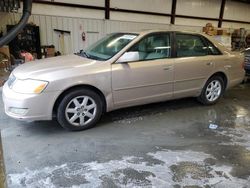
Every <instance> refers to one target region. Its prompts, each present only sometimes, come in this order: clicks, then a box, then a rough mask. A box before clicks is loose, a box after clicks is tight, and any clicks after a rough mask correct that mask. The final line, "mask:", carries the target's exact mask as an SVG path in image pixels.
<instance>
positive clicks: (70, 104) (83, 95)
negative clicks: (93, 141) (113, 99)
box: [57, 89, 103, 131]
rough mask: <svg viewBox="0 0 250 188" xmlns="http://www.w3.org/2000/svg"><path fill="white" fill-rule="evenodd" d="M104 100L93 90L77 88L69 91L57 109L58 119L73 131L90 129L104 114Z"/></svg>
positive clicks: (63, 125)
mask: <svg viewBox="0 0 250 188" xmlns="http://www.w3.org/2000/svg"><path fill="white" fill-rule="evenodd" d="M102 109H103V108H102V100H101V98H100V96H99V95H98V94H97V93H95V92H94V91H92V90H88V89H77V90H74V91H72V92H70V93H68V94H67V95H66V96H64V98H63V99H62V101H61V102H60V104H59V106H58V109H57V121H58V122H59V123H60V125H61V126H62V127H63V128H65V129H67V130H71V131H80V130H85V129H89V128H91V127H93V126H95V124H96V123H97V122H98V120H99V119H100V118H101V115H102Z"/></svg>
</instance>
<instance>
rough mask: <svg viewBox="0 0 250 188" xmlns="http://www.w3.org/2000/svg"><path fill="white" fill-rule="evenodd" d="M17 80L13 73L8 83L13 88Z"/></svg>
mask: <svg viewBox="0 0 250 188" xmlns="http://www.w3.org/2000/svg"><path fill="white" fill-rule="evenodd" d="M15 81H16V77H15V76H14V75H13V74H11V75H10V77H9V79H8V80H7V84H8V86H9V88H11V87H12V86H13V84H14V82H15Z"/></svg>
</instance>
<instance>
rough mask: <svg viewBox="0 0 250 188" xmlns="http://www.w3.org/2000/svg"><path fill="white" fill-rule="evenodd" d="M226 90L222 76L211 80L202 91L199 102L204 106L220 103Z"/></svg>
mask: <svg viewBox="0 0 250 188" xmlns="http://www.w3.org/2000/svg"><path fill="white" fill-rule="evenodd" d="M224 90H225V84H224V81H223V79H222V78H221V77H220V76H213V77H212V78H210V79H209V80H208V81H207V83H206V84H205V86H204V88H203V89H202V92H201V95H200V96H199V97H198V101H200V102H201V103H202V104H206V105H211V104H215V103H216V102H218V100H219V99H220V98H221V96H222V95H223V93H224Z"/></svg>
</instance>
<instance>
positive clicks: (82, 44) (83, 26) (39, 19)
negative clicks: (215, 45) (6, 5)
mask: <svg viewBox="0 0 250 188" xmlns="http://www.w3.org/2000/svg"><path fill="white" fill-rule="evenodd" d="M4 15H5V16H3V17H2V18H3V19H1V22H0V24H1V26H2V28H1V29H5V26H6V24H15V23H17V22H18V20H19V19H20V17H21V14H8V16H7V15H6V14H4ZM0 16H1V15H0ZM29 22H33V23H34V24H36V25H38V26H40V36H41V45H52V44H53V45H54V46H55V48H56V50H59V51H61V49H62V45H63V44H62V43H64V48H65V53H72V52H77V51H79V50H80V49H84V48H86V47H87V46H89V45H90V44H92V43H94V42H95V41H97V40H98V39H100V38H101V37H102V36H104V35H106V34H108V33H112V32H117V31H142V30H148V29H170V28H173V29H183V30H192V31H200V30H201V27H190V26H176V25H175V26H173V25H172V26H171V25H167V24H155V23H141V22H127V21H115V20H100V19H82V18H70V17H61V16H44V15H32V16H31V17H30V20H29ZM54 29H59V30H66V31H70V35H69V34H65V35H64V39H63V40H64V42H63V41H62V35H61V33H59V32H55V31H54ZM83 32H84V33H85V35H86V41H83V40H82V33H83Z"/></svg>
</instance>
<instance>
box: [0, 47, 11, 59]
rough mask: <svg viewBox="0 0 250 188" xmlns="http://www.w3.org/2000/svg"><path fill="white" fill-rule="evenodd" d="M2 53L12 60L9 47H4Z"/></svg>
mask: <svg viewBox="0 0 250 188" xmlns="http://www.w3.org/2000/svg"><path fill="white" fill-rule="evenodd" d="M0 52H2V53H4V54H5V55H7V56H8V58H10V50H9V46H3V47H1V48H0Z"/></svg>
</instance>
